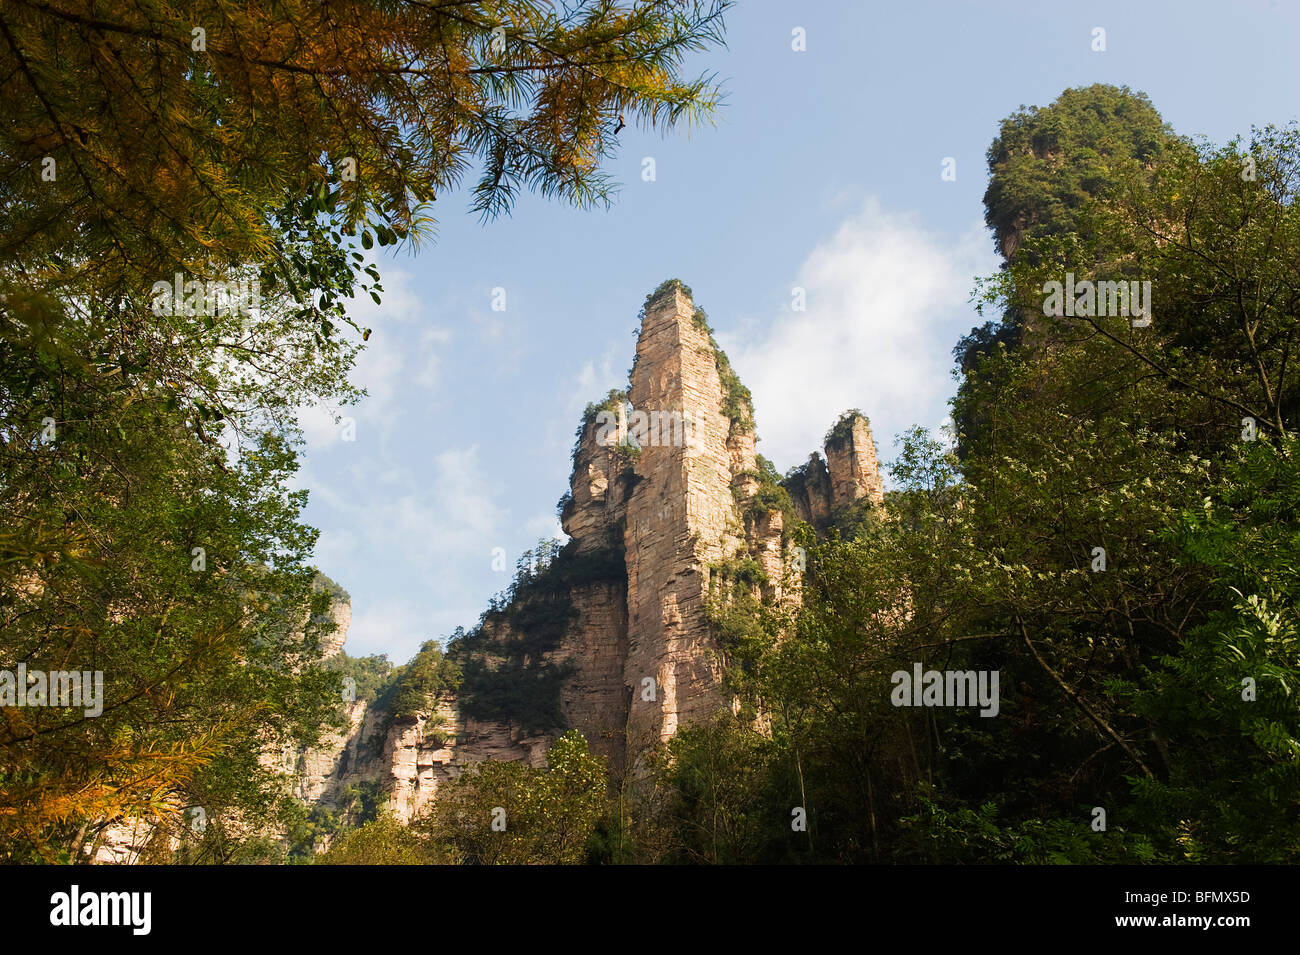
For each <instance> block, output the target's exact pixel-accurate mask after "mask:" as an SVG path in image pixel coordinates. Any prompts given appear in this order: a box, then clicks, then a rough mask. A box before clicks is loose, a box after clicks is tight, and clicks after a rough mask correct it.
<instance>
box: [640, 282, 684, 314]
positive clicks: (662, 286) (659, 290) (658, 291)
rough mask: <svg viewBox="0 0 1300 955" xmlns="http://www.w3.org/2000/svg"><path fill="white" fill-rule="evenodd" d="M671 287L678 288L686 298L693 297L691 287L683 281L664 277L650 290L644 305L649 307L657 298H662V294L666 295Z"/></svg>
mask: <svg viewBox="0 0 1300 955" xmlns="http://www.w3.org/2000/svg"><path fill="white" fill-rule="evenodd" d="M673 289H678V290H680V291H681V293H682V294H683V295H685V296H686V297H687V298H690V299H693V298H695V295H694V293H693V292H692V291H691V287H690V286H689V285H687V284H686V283H685V282H683V281H682V280H681V279H664V280H663V281H662V282H660V283H659V284H658V285H657V286H656V287H655V290H654V291H653V292H651V293H650V294H649V295H647V296H646V297H645V306H644V307H645V308H649V307H650V306H651V305H653V304H654V303H655V302H657V301H659V299H661V298H663V296H665V295H667V294H668V293H669V292H671V291H672V290H673Z"/></svg>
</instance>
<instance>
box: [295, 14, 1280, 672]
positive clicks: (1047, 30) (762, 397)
mask: <svg viewBox="0 0 1300 955" xmlns="http://www.w3.org/2000/svg"><path fill="white" fill-rule="evenodd" d="M796 27H802V28H803V30H804V31H805V34H806V46H807V48H806V50H805V51H802V52H796V51H794V50H792V49H791V37H792V31H793V30H794V29H795V28H796ZM1095 27H1102V28H1104V29H1105V31H1106V50H1105V52H1093V50H1092V43H1093V29H1094V28H1095ZM1298 39H1300V5H1297V4H1292V3H1285V2H1272V3H1267V2H1260V3H1252V4H1246V3H1242V4H1233V5H1228V4H1222V3H1220V4H1207V3H1192V2H1182V3H1142V2H1137V0H1129V2H1124V3H1089V4H1084V3H1052V2H1024V3H981V4H979V5H978V6H977V5H975V4H967V3H956V2H952V3H923V2H909V3H905V4H888V5H887V4H882V3H865V2H851V0H838V2H831V0H816V2H804V3H793V2H776V0H741V2H740V4H739V5H738V7H737V8H736V9H735V10H733V11H732V13H731V15H730V16H729V18H728V48H727V49H725V50H718V51H714V52H712V53H710V54H708V55H705V56H701V57H698V58H697V59H696V60H694V61H693V63H692V66H693V67H694V70H693V72H694V71H714V72H716V73H717V74H718V76H719V79H720V80H721V81H722V82H723V84H724V86H725V89H726V93H727V100H726V103H725V104H724V105H723V107H722V109H721V110H720V111H719V114H718V116H717V124H716V126H705V127H703V128H697V129H694V130H691V131H689V132H687V131H686V130H684V129H683V130H678V131H676V132H674V133H671V134H669V135H667V136H666V137H662V136H660V135H659V134H658V133H651V132H647V131H643V130H639V129H636V128H634V127H629V128H627V129H625V130H624V131H623V132H622V134H621V137H620V138H621V140H622V148H621V152H620V153H619V155H617V156H616V157H615V158H614V159H613V160H612V161H611V163H610V164H609V167H608V168H609V170H610V171H611V172H612V173H613V174H614V176H615V177H616V178H617V179H618V180H619V181H620V182H621V183H622V188H621V191H620V193H619V196H618V201H617V202H616V204H615V205H614V206H613V207H612V208H611V209H609V210H603V209H598V210H588V211H578V210H574V209H571V208H568V207H566V206H562V205H559V204H557V203H555V202H549V201H544V200H541V199H538V198H534V197H531V196H525V197H523V198H522V200H521V201H520V202H519V203H518V205H517V206H516V208H515V209H514V211H513V213H512V214H511V215H510V216H509V217H507V218H502V219H500V220H497V221H495V222H491V223H488V224H486V225H483V224H480V222H479V220H478V219H477V218H476V217H475V216H473V215H470V214H469V213H468V212H467V208H468V198H467V195H466V191H464V190H462V191H461V192H460V193H459V194H450V195H445V196H442V197H440V198H439V199H438V201H437V203H436V204H435V207H434V213H435V214H436V215H437V217H438V219H439V225H438V231H437V235H436V239H435V240H433V241H430V242H428V243H426V244H425V246H424V247H423V248H422V249H421V250H420V252H419V253H418V254H414V255H412V254H410V253H409V252H408V251H405V250H402V251H398V252H396V253H394V254H391V255H384V256H381V258H380V262H379V264H380V268H381V274H382V276H383V284H384V286H385V288H386V290H387V294H386V295H385V296H384V302H383V305H382V306H379V307H377V306H374V305H373V304H371V303H370V302H369V301H366V302H364V303H360V302H359V303H358V305H357V307H356V309H355V310H354V311H353V314H354V316H355V317H356V319H357V321H358V322H359V323H360V324H361V325H362V326H369V327H372V328H373V329H374V333H373V334H372V336H371V339H370V342H369V345H368V347H367V349H366V350H365V352H364V353H363V354H362V355H361V357H360V359H359V361H358V365H357V369H356V374H355V376H354V380H355V381H356V383H357V384H358V385H360V386H362V387H365V388H367V389H368V390H369V393H370V397H369V398H368V399H366V400H364V401H363V403H362V404H361V405H360V406H358V407H357V408H354V409H350V410H348V411H347V412H346V413H347V414H349V415H351V416H352V417H354V418H355V420H356V440H355V441H342V440H340V434H339V430H338V428H337V427H336V426H335V424H334V423H333V420H332V418H331V417H330V416H329V415H328V414H327V413H326V412H324V411H323V410H319V409H317V410H311V411H306V412H304V414H303V415H302V419H301V420H302V423H303V427H304V431H305V434H306V437H307V447H306V454H305V461H304V464H303V468H302V471H301V472H300V474H299V484H300V485H301V486H305V487H307V488H309V489H310V491H311V495H310V503H309V505H308V508H307V512H306V520H307V521H308V522H309V523H311V524H312V525H313V526H315V527H318V528H320V530H321V539H320V543H319V545H318V547H317V550H316V562H317V564H318V565H319V566H320V567H321V569H323V570H324V571H325V572H326V573H328V574H329V575H330V576H332V577H333V578H334V579H336V580H337V581H338V582H339V583H340V584H342V585H343V587H344V588H346V589H347V590H348V591H349V592H350V593H351V594H352V609H353V625H352V629H351V632H350V634H349V637H348V642H347V650H348V652H349V653H352V654H354V655H362V654H367V653H380V652H386V653H388V655H389V656H390V658H392V659H393V660H395V661H399V662H400V661H404V660H406V659H408V658H409V657H410V656H411V654H412V653H414V651H415V650H416V649H417V648H418V646H419V644H420V643H421V642H422V641H423V640H426V639H430V638H442V637H445V636H446V635H447V634H449V633H450V632H451V631H452V630H453V629H454V628H455V627H456V626H458V625H460V626H465V627H467V628H468V627H470V626H471V625H473V623H474V622H475V621H476V620H477V618H478V615H479V613H480V612H481V611H482V609H483V607H484V606H485V604H486V602H487V600H488V598H489V597H490V596H491V595H492V594H493V593H495V592H497V591H499V590H501V589H502V588H503V587H505V586H506V585H507V584H508V582H509V576H510V574H511V572H512V571H513V566H514V561H515V558H516V557H517V556H518V555H519V554H520V553H521V552H522V551H523V550H525V549H526V548H528V547H530V546H532V545H533V544H534V543H535V542H536V541H537V540H538V539H539V538H541V537H545V536H558V534H559V523H558V521H557V520H556V517H555V503H556V501H557V500H558V499H559V497H560V495H561V494H562V493H563V492H564V491H565V490H566V489H567V487H568V483H567V482H568V472H569V451H570V448H571V446H572V443H573V432H574V429H575V427H576V426H577V422H578V418H579V416H580V414H581V412H582V409H583V407H584V406H585V405H586V403H587V402H588V401H591V400H593V399H596V398H598V397H600V396H602V395H604V394H605V392H607V391H608V390H609V389H610V388H612V387H622V386H623V385H624V384H625V383H626V378H627V371H628V368H629V367H630V366H631V364H632V356H633V352H634V347H635V339H634V337H633V334H634V330H635V329H636V327H637V318H636V313H637V310H638V308H639V307H640V305H641V302H642V300H643V298H644V297H645V295H646V293H647V292H649V291H650V290H651V289H653V288H654V287H655V286H656V285H658V284H659V282H660V281H662V280H663V279H665V278H669V277H674V276H675V277H679V278H681V279H682V280H683V281H685V282H686V283H687V284H688V285H690V286H691V287H692V289H693V290H694V292H695V300H696V304H697V305H699V306H700V307H702V308H704V309H705V310H707V312H708V313H709V318H710V322H711V324H712V325H713V326H714V328H715V329H716V330H717V332H718V338H719V341H720V342H721V344H722V345H723V347H724V348H725V349H726V350H727V352H728V354H729V356H730V357H731V359H732V363H733V365H734V366H735V368H736V370H737V372H738V373H739V375H740V377H741V379H742V380H743V381H744V382H745V383H746V384H747V385H748V386H749V387H750V389H751V391H752V392H753V394H754V401H755V407H756V419H757V425H758V434H759V437H760V442H759V446H758V449H759V452H760V453H762V454H764V455H766V456H767V457H769V458H771V459H772V460H773V461H774V462H775V463H776V465H777V467H778V468H779V469H781V470H782V471H784V470H786V469H787V468H789V467H790V466H792V465H794V464H798V463H800V462H801V461H803V460H805V459H806V458H807V455H808V454H809V452H811V451H812V450H814V449H816V448H818V447H819V445H820V443H821V437H822V435H823V434H824V432H825V431H826V429H827V428H828V427H829V426H830V425H831V424H832V423H833V422H834V419H835V417H836V416H837V415H838V414H839V412H840V411H843V410H844V409H846V408H849V407H859V408H861V409H862V410H863V411H864V412H866V413H867V415H868V416H869V417H870V418H871V421H872V424H873V429H874V431H875V434H876V441H877V444H878V446H879V447H880V451H881V455H882V457H883V458H885V459H888V458H890V457H892V454H893V440H894V437H895V435H897V434H898V433H899V432H901V431H903V430H904V429H906V428H907V427H910V426H911V425H912V424H922V425H925V426H928V427H937V426H939V425H940V424H942V422H943V421H944V420H945V419H946V417H947V413H948V411H947V400H948V398H949V397H951V395H952V392H953V390H954V387H955V385H954V381H953V379H952V377H951V374H950V369H951V365H952V361H951V350H952V347H953V345H954V344H955V343H956V340H957V339H958V338H959V337H960V336H961V335H963V334H964V333H965V332H967V331H968V330H969V329H970V328H971V326H972V325H975V324H979V321H978V318H977V316H976V315H975V313H974V309H973V307H972V306H971V305H970V303H969V297H970V293H971V288H972V285H973V280H974V278H975V277H976V276H978V275H984V274H989V273H991V272H992V271H993V270H994V269H995V268H996V265H997V260H996V259H995V257H994V253H993V244H992V240H991V238H990V237H989V234H988V232H987V230H986V229H985V228H984V226H983V207H982V204H981V199H982V196H983V194H984V189H985V187H986V185H987V173H986V169H985V158H984V157H985V152H986V150H987V149H988V146H989V143H990V141H991V140H992V138H993V137H994V135H995V134H996V132H997V128H998V124H999V122H1000V121H1001V120H1002V119H1003V118H1004V117H1005V116H1007V115H1008V114H1009V113H1011V112H1012V111H1013V110H1015V109H1016V108H1017V107H1019V106H1021V105H1046V104H1048V103H1050V102H1051V101H1052V100H1054V99H1055V98H1056V97H1057V96H1058V95H1059V94H1060V93H1061V91H1062V90H1064V89H1066V88H1068V87H1073V86H1085V85H1089V84H1091V83H1096V82H1105V83H1113V84H1116V85H1128V86H1129V87H1131V88H1132V89H1135V90H1141V91H1144V92H1146V93H1147V94H1148V95H1149V96H1150V97H1151V99H1152V102H1153V103H1154V104H1155V106H1156V108H1157V109H1158V110H1160V112H1161V114H1162V115H1163V117H1164V118H1165V120H1166V121H1167V122H1169V123H1170V124H1171V125H1172V126H1173V127H1174V129H1175V130H1177V131H1178V132H1179V133H1182V134H1185V135H1200V136H1205V137H1208V138H1209V139H1211V140H1213V141H1216V142H1222V141H1225V140H1227V139H1229V138H1231V137H1232V136H1233V135H1235V134H1238V133H1243V134H1248V133H1249V130H1250V127H1251V125H1252V124H1255V125H1262V124H1265V123H1268V122H1275V123H1279V124H1280V123H1284V122H1288V121H1290V120H1293V119H1296V118H1297V112H1296V110H1297V104H1298V103H1300V66H1297V63H1296V58H1295V57H1294V49H1295V47H1296V43H1297V40H1298ZM645 157H653V159H654V160H655V180H654V181H653V182H646V181H643V180H642V177H641V170H642V161H643V159H644V158H645ZM945 157H952V158H953V159H955V160H956V180H955V181H943V180H942V179H941V177H940V173H941V164H942V161H943V159H944V158H945ZM795 286H800V287H803V288H805V289H806V290H807V309H806V311H804V312H792V311H791V307H790V303H791V289H792V288H793V287H795ZM494 288H501V289H504V290H505V306H506V307H505V310H504V311H494V310H493V308H492V294H493V289H494ZM497 547H500V548H504V550H505V552H506V554H507V568H508V569H507V570H506V571H504V572H501V571H493V569H492V552H493V548H497Z"/></svg>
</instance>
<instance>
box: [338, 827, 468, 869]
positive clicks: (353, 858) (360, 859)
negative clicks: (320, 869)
mask: <svg viewBox="0 0 1300 955" xmlns="http://www.w3.org/2000/svg"><path fill="white" fill-rule="evenodd" d="M444 861H447V860H445V859H442V858H439V857H438V856H436V855H434V854H433V853H431V852H430V851H429V848H428V846H427V845H425V843H424V842H423V841H422V840H420V839H419V838H418V837H417V836H416V835H415V834H414V833H412V832H411V831H410V830H409V829H408V828H407V827H406V826H404V825H402V824H401V823H400V822H398V821H397V820H396V819H394V818H392V817H391V816H387V815H385V816H381V817H380V818H378V819H375V820H374V821H372V822H368V823H366V824H365V825H363V826H360V827H358V828H356V829H352V830H349V831H348V832H345V833H343V834H342V835H341V836H340V837H339V838H338V840H337V841H335V842H334V844H333V845H331V846H330V847H329V849H328V850H326V851H325V852H323V853H321V854H320V855H318V856H317V857H316V859H315V864H316V865H430V864H436V863H439V862H444Z"/></svg>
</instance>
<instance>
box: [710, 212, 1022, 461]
mask: <svg viewBox="0 0 1300 955" xmlns="http://www.w3.org/2000/svg"><path fill="white" fill-rule="evenodd" d="M996 265H997V263H996V259H995V258H994V255H993V252H992V247H991V244H990V243H989V241H988V237H987V234H986V233H985V232H984V230H983V227H982V225H980V224H972V226H971V228H970V230H969V231H968V232H967V234H965V235H963V236H962V237H961V238H960V240H959V241H957V242H955V243H954V242H953V241H952V240H951V238H950V237H948V236H944V235H940V234H936V233H932V232H928V231H926V230H925V229H924V228H923V227H922V226H920V225H919V224H918V223H917V222H916V221H915V220H914V219H913V218H911V217H908V216H900V215H895V214H891V213H888V212H886V211H884V210H883V209H882V207H881V205H880V203H879V202H878V201H877V200H875V199H868V200H866V201H865V202H864V203H863V206H862V208H861V209H860V210H859V211H858V212H856V213H855V214H853V215H851V216H850V217H848V218H847V219H846V220H845V221H844V222H843V223H841V225H840V226H839V228H838V229H837V230H836V232H835V234H834V235H833V236H831V237H830V238H828V239H827V240H825V241H824V242H821V243H819V244H818V245H817V246H816V247H815V248H814V249H813V251H812V252H811V253H810V254H809V255H808V257H807V258H806V259H805V260H804V262H803V264H802V265H801V266H800V267H799V269H798V270H797V272H796V274H795V276H794V278H793V280H792V281H791V286H792V287H801V288H803V289H804V290H805V291H806V311H792V310H791V305H790V304H787V305H786V306H785V307H784V308H783V309H782V311H781V312H780V313H779V314H776V315H773V316H771V317H770V318H766V319H764V318H758V319H751V320H749V321H747V322H744V323H743V324H742V329H741V331H732V332H730V333H729V334H728V333H722V332H720V333H719V341H720V343H721V344H722V345H723V347H724V348H725V349H726V350H727V352H728V354H729V356H730V357H731V359H732V363H733V365H734V366H735V368H736V370H737V372H738V374H739V375H740V378H741V380H742V381H744V382H745V384H746V385H748V386H749V388H750V390H751V391H752V392H753V394H754V406H755V417H756V419H757V425H758V434H759V437H760V438H761V439H762V440H761V444H760V445H759V450H760V452H762V453H763V454H764V455H765V456H767V457H768V458H771V459H772V460H773V461H774V462H775V463H776V465H777V466H778V467H779V468H781V469H783V470H784V469H785V468H788V467H790V466H791V465H793V464H797V463H799V462H801V461H803V460H805V459H806V458H807V456H808V454H809V453H810V452H812V451H813V450H817V449H819V448H820V446H821V439H822V436H823V434H824V433H825V431H826V430H827V429H828V428H829V427H830V426H831V425H832V424H833V423H834V422H835V419H836V418H837V417H838V415H839V414H840V413H841V412H842V411H845V410H847V409H848V408H854V407H856V408H861V409H862V411H863V412H865V413H866V414H867V416H868V417H869V418H870V419H871V422H872V430H873V432H874V433H875V437H876V443H877V445H878V447H879V449H880V451H881V454H882V456H888V451H889V449H890V446H891V443H892V441H893V438H894V436H895V435H896V434H898V433H900V432H901V431H903V430H905V429H906V428H908V427H910V426H912V425H913V424H921V425H925V426H927V427H937V426H938V425H940V424H941V423H942V422H943V421H944V420H945V419H946V417H947V409H946V401H947V398H948V397H949V396H950V394H951V393H952V387H953V383H952V379H951V376H950V369H951V366H952V347H953V345H955V344H956V342H957V339H958V338H959V337H960V336H961V335H963V334H964V333H965V332H967V331H968V330H969V329H970V327H971V326H972V325H973V324H976V315H975V313H974V310H973V307H972V306H971V305H970V304H969V302H968V300H969V297H970V291H971V287H972V284H973V279H974V277H975V276H977V275H983V274H987V273H990V272H992V271H993V270H994V269H995V268H996Z"/></svg>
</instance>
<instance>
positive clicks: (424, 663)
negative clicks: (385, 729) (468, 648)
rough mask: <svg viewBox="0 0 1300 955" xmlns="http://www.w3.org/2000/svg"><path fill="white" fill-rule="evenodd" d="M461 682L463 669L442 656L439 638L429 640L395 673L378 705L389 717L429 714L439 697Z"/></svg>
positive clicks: (407, 717) (412, 717)
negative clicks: (437, 639) (461, 670)
mask: <svg viewBox="0 0 1300 955" xmlns="http://www.w3.org/2000/svg"><path fill="white" fill-rule="evenodd" d="M460 682H461V674H460V668H459V667H458V666H457V665H456V664H455V663H454V662H453V661H452V660H450V659H448V658H446V657H444V656H443V652H442V646H441V645H440V644H439V643H438V641H436V640H426V641H425V642H424V643H422V644H421V645H420V650H419V652H418V653H416V655H415V656H414V657H413V658H412V660H411V662H410V663H408V664H406V666H404V667H402V668H401V671H400V672H399V673H397V674H396V675H395V679H394V680H393V682H392V684H391V685H390V686H389V688H388V690H387V692H386V693H385V694H384V695H383V696H382V697H381V698H380V700H379V705H380V706H381V707H382V708H383V709H385V710H386V711H387V712H388V714H389V717H390V719H393V720H407V719H414V718H415V717H416V716H417V715H420V714H427V713H428V712H429V710H430V709H431V707H433V706H434V705H435V704H436V702H437V700H438V698H439V697H441V696H443V695H444V694H447V693H451V692H454V691H455V690H456V689H457V688H458V687H459V686H460Z"/></svg>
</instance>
